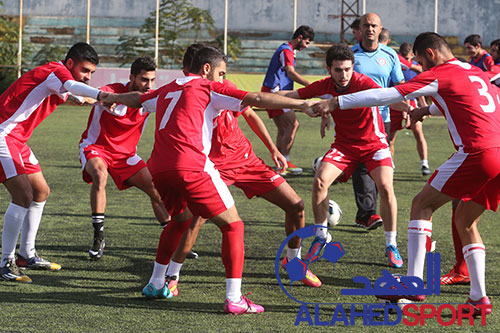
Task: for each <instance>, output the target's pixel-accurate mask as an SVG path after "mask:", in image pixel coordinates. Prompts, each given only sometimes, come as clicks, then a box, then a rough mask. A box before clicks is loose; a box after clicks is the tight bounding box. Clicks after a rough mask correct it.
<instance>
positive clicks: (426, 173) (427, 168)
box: [422, 165, 432, 176]
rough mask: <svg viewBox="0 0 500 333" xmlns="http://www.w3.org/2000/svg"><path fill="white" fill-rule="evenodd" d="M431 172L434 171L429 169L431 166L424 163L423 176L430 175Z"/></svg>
mask: <svg viewBox="0 0 500 333" xmlns="http://www.w3.org/2000/svg"><path fill="white" fill-rule="evenodd" d="M431 173H432V171H431V169H429V167H426V166H425V165H422V176H428V175H430V174H431Z"/></svg>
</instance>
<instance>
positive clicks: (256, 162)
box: [150, 44, 321, 296]
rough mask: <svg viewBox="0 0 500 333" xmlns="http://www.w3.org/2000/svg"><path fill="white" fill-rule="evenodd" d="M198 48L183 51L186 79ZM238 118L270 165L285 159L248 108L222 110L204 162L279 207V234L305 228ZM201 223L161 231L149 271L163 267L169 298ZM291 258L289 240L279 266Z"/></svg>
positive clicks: (298, 204)
mask: <svg viewBox="0 0 500 333" xmlns="http://www.w3.org/2000/svg"><path fill="white" fill-rule="evenodd" d="M202 47H203V45H201V44H193V45H191V46H189V47H188V48H187V50H186V52H185V54H184V58H183V72H184V74H185V75H186V76H189V75H193V74H190V73H189V70H190V65H191V61H192V58H193V57H194V55H195V54H196V52H197V51H198V50H199V49H201V48H202ZM223 83H224V84H225V85H228V86H229V87H232V88H235V89H236V86H235V85H234V84H233V83H232V82H230V81H228V80H224V81H223ZM240 115H243V117H244V118H245V120H246V121H247V123H248V124H249V126H250V128H252V130H253V131H254V132H255V133H256V134H257V136H258V137H259V138H260V139H261V140H262V142H263V143H264V144H265V145H266V147H267V148H268V149H269V152H270V153H271V158H272V160H273V161H274V163H275V165H276V166H280V163H282V165H285V163H286V160H285V157H284V156H283V155H282V154H281V153H280V152H279V151H278V149H277V148H276V146H275V145H274V143H273V141H272V139H271V137H270V135H269V132H268V131H267V129H266V127H265V125H264V123H263V122H262V120H261V119H260V118H259V116H258V115H257V114H256V113H255V112H254V111H253V110H252V109H251V108H250V107H248V108H247V109H246V110H244V111H243V112H234V111H228V110H224V111H222V113H221V114H220V116H218V117H217V118H216V120H215V121H216V123H215V125H214V133H213V136H212V148H211V150H210V154H209V158H210V160H211V161H212V162H213V163H214V164H215V168H216V169H217V170H219V172H220V174H221V178H222V180H223V181H224V183H226V185H228V186H229V185H233V184H234V185H235V186H236V187H239V188H241V189H242V190H243V191H244V192H245V194H246V195H247V197H248V198H252V197H254V196H259V197H262V198H264V199H266V200H268V201H269V202H271V203H274V204H276V205H277V206H278V207H280V208H282V209H283V210H284V211H285V231H286V233H287V234H290V233H292V232H294V231H295V230H297V229H300V228H302V227H304V225H305V220H304V202H303V200H302V199H301V198H300V197H299V196H298V195H297V193H295V191H294V190H293V189H292V187H291V186H290V185H289V184H288V183H287V182H286V181H285V179H284V178H283V177H281V176H280V175H278V174H277V173H276V172H275V171H273V169H272V168H270V167H269V166H267V165H265V163H264V161H262V160H261V159H260V158H258V157H257V155H255V153H254V151H253V149H252V145H251V143H250V141H249V140H248V139H247V138H246V137H245V136H244V134H243V132H242V131H241V129H240V127H239V125H238V118H239V116H240ZM205 221H206V220H205V219H203V218H201V217H199V216H197V217H194V218H193V221H192V223H191V224H190V225H189V224H187V223H177V222H172V223H170V224H169V225H168V226H167V227H165V229H164V231H163V232H162V234H161V236H160V242H159V244H158V250H157V256H156V263H158V264H159V265H156V266H155V269H156V270H158V269H163V266H162V265H167V264H168V269H167V273H166V279H167V283H168V288H169V289H170V291H171V292H172V295H173V296H177V295H178V293H179V290H178V288H177V285H178V281H179V276H180V270H181V267H182V265H183V262H184V260H185V258H186V256H187V254H188V253H189V250H190V249H191V247H192V246H193V245H194V243H195V242H196V237H197V235H198V232H199V230H200V228H201V227H202V226H203V224H204V223H205ZM186 229H187V230H186ZM174 251H175V253H174ZM297 256H298V257H300V256H301V254H300V239H299V238H294V239H292V240H291V241H290V242H289V246H288V249H287V256H286V258H284V259H283V264H286V263H287V262H288V260H292V259H293V258H295V257H297ZM171 258H172V260H171ZM155 276H156V272H155V270H153V274H152V275H151V280H150V283H153V282H154V280H155V279H154V277H155ZM302 281H303V282H304V284H306V285H308V286H312V287H320V286H321V281H320V280H319V279H318V278H317V277H316V276H315V275H314V274H313V273H312V272H311V271H310V270H307V272H306V277H305V278H304V279H303V280H302Z"/></svg>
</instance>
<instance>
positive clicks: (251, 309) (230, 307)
mask: <svg viewBox="0 0 500 333" xmlns="http://www.w3.org/2000/svg"><path fill="white" fill-rule="evenodd" d="M247 295H250V293H248V294H247ZM247 295H242V296H241V299H240V301H239V302H236V303H233V302H231V301H230V300H229V299H226V301H225V302H224V312H225V313H227V314H233V315H240V314H244V313H261V312H264V307H263V306H261V305H257V304H255V303H254V302H252V301H251V300H249V299H248V298H247V297H246V296H247Z"/></svg>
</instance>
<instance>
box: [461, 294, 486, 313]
mask: <svg viewBox="0 0 500 333" xmlns="http://www.w3.org/2000/svg"><path fill="white" fill-rule="evenodd" d="M465 304H470V305H472V306H473V307H474V316H480V315H481V312H483V311H484V314H490V313H491V308H492V306H491V301H490V298H489V297H488V296H484V297H481V298H480V299H479V300H477V301H473V300H471V299H470V297H469V298H468V299H467V302H466V303H465ZM478 305H484V306H482V307H478ZM483 309H484V310H483Z"/></svg>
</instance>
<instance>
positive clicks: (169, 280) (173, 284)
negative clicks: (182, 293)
mask: <svg viewBox="0 0 500 333" xmlns="http://www.w3.org/2000/svg"><path fill="white" fill-rule="evenodd" d="M165 283H166V284H167V287H168V289H169V290H170V292H171V293H172V296H177V295H179V289H178V288H177V283H178V282H177V276H175V275H172V276H167V277H166V279H165Z"/></svg>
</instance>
